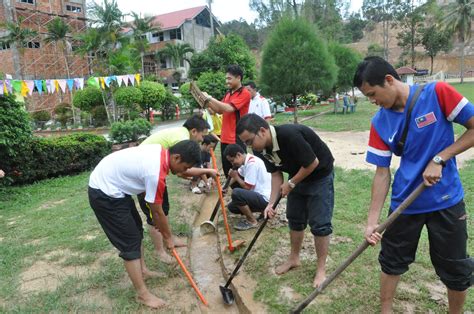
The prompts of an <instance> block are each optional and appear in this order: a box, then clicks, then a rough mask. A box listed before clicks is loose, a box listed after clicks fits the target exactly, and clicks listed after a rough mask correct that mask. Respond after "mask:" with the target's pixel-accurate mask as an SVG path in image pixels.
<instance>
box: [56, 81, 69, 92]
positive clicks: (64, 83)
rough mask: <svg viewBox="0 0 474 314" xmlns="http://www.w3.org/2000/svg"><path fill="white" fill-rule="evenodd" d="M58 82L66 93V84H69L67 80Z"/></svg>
mask: <svg viewBox="0 0 474 314" xmlns="http://www.w3.org/2000/svg"><path fill="white" fill-rule="evenodd" d="M57 82H58V85H59V87H60V88H61V91H62V92H63V93H65V92H66V85H67V82H66V80H57Z"/></svg>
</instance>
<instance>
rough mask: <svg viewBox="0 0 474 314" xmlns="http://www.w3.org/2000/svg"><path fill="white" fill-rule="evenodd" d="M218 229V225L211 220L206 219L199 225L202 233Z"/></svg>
mask: <svg viewBox="0 0 474 314" xmlns="http://www.w3.org/2000/svg"><path fill="white" fill-rule="evenodd" d="M215 231H216V226H215V225H214V223H213V222H212V221H210V220H206V221H204V222H203V223H202V224H201V225H200V226H199V232H200V233H201V235H206V234H209V233H214V232H215Z"/></svg>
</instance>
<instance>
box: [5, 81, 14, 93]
mask: <svg viewBox="0 0 474 314" xmlns="http://www.w3.org/2000/svg"><path fill="white" fill-rule="evenodd" d="M5 86H6V90H7V92H8V93H10V94H11V93H13V86H12V81H11V80H5Z"/></svg>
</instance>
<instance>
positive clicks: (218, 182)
mask: <svg viewBox="0 0 474 314" xmlns="http://www.w3.org/2000/svg"><path fill="white" fill-rule="evenodd" d="M211 158H212V165H213V167H214V169H216V171H219V170H218V169H217V160H216V155H215V154H214V150H213V149H212V148H211ZM218 173H219V172H218ZM216 183H217V191H218V192H219V201H220V203H221V208H222V216H223V217H224V226H225V231H226V234H227V242H228V244H229V251H230V252H233V251H234V250H235V248H234V246H233V245H232V236H231V235H230V227H229V223H228V222H227V213H226V210H225V204H224V196H223V194H222V186H221V180H220V175H219V174H218V175H217V180H216Z"/></svg>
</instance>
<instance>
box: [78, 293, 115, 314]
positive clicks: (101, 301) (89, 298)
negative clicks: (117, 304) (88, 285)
mask: <svg viewBox="0 0 474 314" xmlns="http://www.w3.org/2000/svg"><path fill="white" fill-rule="evenodd" d="M71 301H73V303H76V304H87V305H91V306H94V307H98V308H100V310H101V311H102V312H104V311H107V312H110V313H112V310H113V303H112V300H110V298H109V297H108V296H107V295H106V294H105V293H104V292H103V291H102V290H98V289H90V290H87V291H86V292H84V293H81V294H78V295H76V296H74V297H73V298H71Z"/></svg>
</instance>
